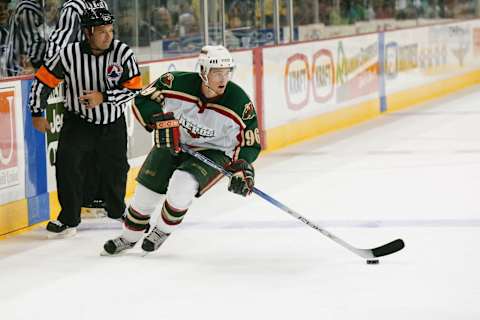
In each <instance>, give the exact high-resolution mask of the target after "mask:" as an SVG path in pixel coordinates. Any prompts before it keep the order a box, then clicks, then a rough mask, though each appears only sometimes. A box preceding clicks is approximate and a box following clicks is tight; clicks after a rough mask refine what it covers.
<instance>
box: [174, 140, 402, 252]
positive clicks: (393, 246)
mask: <svg viewBox="0 0 480 320" xmlns="http://www.w3.org/2000/svg"><path fill="white" fill-rule="evenodd" d="M182 151H183V152H186V153H188V154H189V155H191V156H193V157H195V158H197V159H198V160H200V161H202V162H203V163H205V164H208V165H209V166H211V167H212V168H214V169H216V170H218V171H219V172H221V173H222V174H223V175H225V176H227V177H231V176H232V173H230V172H228V171H227V170H225V169H224V168H223V167H222V166H220V165H218V164H217V163H215V162H214V161H212V160H211V159H209V158H207V157H206V156H204V155H203V154H201V153H199V152H196V151H194V150H192V149H190V148H189V147H188V146H186V145H184V144H182ZM252 192H253V193H255V194H256V195H258V196H259V197H260V198H263V199H264V200H266V201H268V202H270V203H271V204H273V205H274V206H276V207H277V208H279V209H281V210H283V211H285V212H286V213H288V214H289V215H291V216H293V217H295V218H297V219H298V220H300V221H302V222H303V223H305V224H306V225H307V226H309V227H311V228H313V229H315V230H317V231H318V232H320V233H321V234H323V235H324V236H326V237H328V238H330V239H331V240H333V241H335V242H336V243H338V244H339V245H341V246H342V247H344V248H345V249H347V250H349V251H350V252H353V253H355V254H357V255H358V256H360V257H362V258H364V259H373V258H378V257H383V256H386V255H389V254H392V253H395V252H397V251H400V250H402V249H403V247H405V243H404V242H403V240H402V239H397V240H394V241H392V242H389V243H387V244H384V245H383V246H379V247H376V248H373V249H359V248H355V247H354V246H352V245H351V244H349V243H348V242H346V241H344V240H342V239H341V238H339V237H337V236H336V235H334V234H333V233H331V232H329V231H327V230H325V229H323V228H322V227H320V226H318V225H316V224H315V223H313V222H311V221H310V220H308V219H307V218H305V217H303V216H302V215H300V214H299V213H297V212H296V211H294V210H293V209H290V208H289V207H287V206H286V205H284V204H282V203H281V202H280V201H278V200H276V199H274V198H272V197H270V196H269V195H268V194H266V193H265V192H263V191H261V190H259V189H257V188H255V187H254V188H253V191H252Z"/></svg>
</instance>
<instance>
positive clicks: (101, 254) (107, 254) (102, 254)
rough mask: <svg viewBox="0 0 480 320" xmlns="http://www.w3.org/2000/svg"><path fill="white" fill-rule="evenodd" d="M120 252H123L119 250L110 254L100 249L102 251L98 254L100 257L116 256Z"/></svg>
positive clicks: (120, 253)
mask: <svg viewBox="0 0 480 320" xmlns="http://www.w3.org/2000/svg"><path fill="white" fill-rule="evenodd" d="M122 253H123V251H122V252H119V253H113V254H111V253H108V252H107V251H105V250H102V252H100V256H101V257H117V256H121V255H122Z"/></svg>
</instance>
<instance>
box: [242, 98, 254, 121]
mask: <svg viewBox="0 0 480 320" xmlns="http://www.w3.org/2000/svg"><path fill="white" fill-rule="evenodd" d="M253 118H255V107H254V106H253V103H252V102H249V103H247V104H246V105H245V107H244V108H243V113H242V120H250V119H253Z"/></svg>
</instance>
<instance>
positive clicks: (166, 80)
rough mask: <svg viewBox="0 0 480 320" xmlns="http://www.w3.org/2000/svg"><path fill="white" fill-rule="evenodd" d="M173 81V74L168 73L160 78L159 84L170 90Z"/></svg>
mask: <svg viewBox="0 0 480 320" xmlns="http://www.w3.org/2000/svg"><path fill="white" fill-rule="evenodd" d="M173 79H175V77H174V76H173V74H171V73H170V72H169V73H165V74H164V75H163V76H162V77H161V78H160V82H161V83H162V84H163V85H165V86H167V87H168V88H169V89H171V88H172V83H173Z"/></svg>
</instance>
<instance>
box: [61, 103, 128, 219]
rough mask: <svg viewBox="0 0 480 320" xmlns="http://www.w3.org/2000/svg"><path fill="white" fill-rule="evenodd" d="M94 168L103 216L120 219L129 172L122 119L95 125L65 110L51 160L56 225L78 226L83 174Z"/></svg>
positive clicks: (82, 192)
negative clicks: (103, 204)
mask: <svg viewBox="0 0 480 320" xmlns="http://www.w3.org/2000/svg"><path fill="white" fill-rule="evenodd" d="M92 152H94V153H95V154H96V157H94V158H93V159H92V158H91V157H89V155H91V154H92ZM95 161H96V162H97V163H95ZM96 165H98V167H99V173H100V177H99V179H98V181H99V182H100V181H101V183H102V185H103V191H104V197H105V202H106V205H107V207H106V211H107V214H108V216H109V217H110V218H113V219H117V218H120V217H121V216H122V215H123V213H124V211H125V189H126V185H127V173H128V169H129V165H128V160H127V126H126V123H125V117H124V116H122V117H121V118H119V119H118V120H117V121H116V122H114V123H111V124H106V125H96V124H92V123H88V122H86V121H85V120H83V119H81V118H80V117H78V116H76V115H74V114H73V113H71V112H68V111H66V112H65V113H64V118H63V127H62V129H61V131H60V138H59V140H58V149H57V156H56V161H55V167H56V180H57V192H58V201H59V202H60V206H61V211H60V215H59V216H58V220H59V221H60V222H62V223H64V224H66V225H68V226H70V227H75V226H77V225H78V224H79V223H80V210H81V206H82V203H83V196H84V182H85V173H86V172H87V169H88V167H93V166H96Z"/></svg>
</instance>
